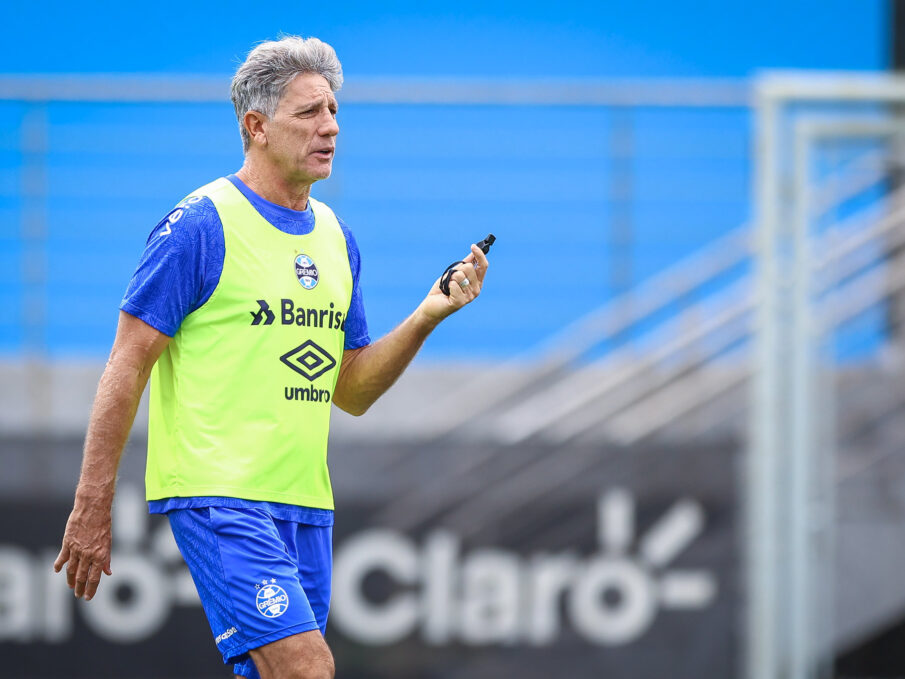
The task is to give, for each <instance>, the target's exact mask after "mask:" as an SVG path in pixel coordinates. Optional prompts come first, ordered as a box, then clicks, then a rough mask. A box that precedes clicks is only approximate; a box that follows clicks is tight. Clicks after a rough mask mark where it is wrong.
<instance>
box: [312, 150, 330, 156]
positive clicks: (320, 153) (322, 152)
mask: <svg viewBox="0 0 905 679" xmlns="http://www.w3.org/2000/svg"><path fill="white" fill-rule="evenodd" d="M314 155H316V156H320V157H321V158H331V157H332V156H333V149H321V150H320V151H315V152H314Z"/></svg>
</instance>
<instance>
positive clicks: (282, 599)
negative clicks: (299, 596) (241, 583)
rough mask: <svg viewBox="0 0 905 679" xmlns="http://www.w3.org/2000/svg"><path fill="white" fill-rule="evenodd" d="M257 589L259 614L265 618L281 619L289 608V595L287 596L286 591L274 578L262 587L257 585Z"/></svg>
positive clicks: (263, 583)
mask: <svg viewBox="0 0 905 679" xmlns="http://www.w3.org/2000/svg"><path fill="white" fill-rule="evenodd" d="M255 589H256V590H258V594H257V597H255V605H256V606H257V608H258V613H260V614H261V615H263V616H264V617H265V618H279V617H280V616H281V615H283V613H285V612H286V609H287V608H289V595H288V594H286V590H285V589H283V588H282V587H280V586H279V585H278V584H277V581H276V580H275V579H274V578H271V579H270V580H269V581H268V580H264V581H262V584H260V585H255Z"/></svg>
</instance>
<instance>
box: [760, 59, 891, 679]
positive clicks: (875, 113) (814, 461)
mask: <svg viewBox="0 0 905 679" xmlns="http://www.w3.org/2000/svg"><path fill="white" fill-rule="evenodd" d="M902 103H905V78H900V77H895V76H888V75H863V74H847V73H838V74H828V73H820V74H814V73H801V72H795V73H774V74H768V75H765V76H763V77H761V78H760V79H759V80H758V81H757V83H756V85H755V93H754V106H755V116H756V118H755V119H756V125H757V130H756V137H755V139H756V142H755V143H756V147H755V163H756V172H755V174H754V183H755V186H754V193H755V201H756V210H757V215H756V220H757V235H756V243H755V251H756V261H757V264H756V279H757V282H756V320H755V331H754V353H753V379H752V381H751V408H750V411H749V412H750V439H749V441H750V443H749V446H750V448H749V455H748V468H747V475H746V479H747V482H746V517H747V532H746V540H745V544H746V545H747V547H748V550H749V552H748V558H747V565H748V569H747V587H746V592H747V595H748V605H747V606H746V608H745V610H746V613H747V625H746V637H747V638H746V644H745V648H746V655H745V671H744V676H745V677H746V679H818V678H823V677H827V676H829V675H830V673H831V672H832V662H833V654H834V639H833V629H832V624H833V623H832V619H833V614H832V611H833V590H834V583H833V572H832V566H831V564H832V563H833V558H834V548H833V547H834V544H833V536H834V523H833V522H834V510H833V498H834V487H835V482H834V478H833V476H832V459H833V435H832V432H830V431H827V430H826V429H825V426H824V425H822V424H821V419H822V418H821V417H820V411H821V409H822V410H823V412H833V403H832V399H833V396H832V394H833V389H832V388H831V387H829V385H828V384H827V383H826V382H825V379H826V377H827V375H826V373H825V372H824V371H822V370H821V369H820V366H819V365H818V361H817V357H818V344H819V341H820V337H821V336H822V335H823V333H825V332H827V331H828V330H829V325H830V323H829V322H827V321H825V320H824V319H821V318H820V316H819V314H818V311H817V310H818V305H817V303H816V302H817V293H818V289H819V286H818V285H817V284H816V282H815V281H816V276H817V273H818V268H819V267H818V266H817V257H816V253H815V248H814V246H815V243H816V240H817V239H816V238H815V234H814V228H813V227H814V222H815V218H816V216H817V215H816V214H815V210H814V201H813V196H812V194H813V178H812V177H811V165H812V161H813V157H814V154H815V152H816V151H818V150H819V149H820V147H821V145H824V144H826V143H827V142H838V141H840V140H845V139H852V138H859V139H868V138H878V139H882V138H887V139H896V138H898V139H899V140H901V138H903V137H905V125H903V122H902V120H901V118H897V117H896V116H894V115H892V114H891V113H890V112H889V110H888V109H889V107H890V105H895V104H902ZM859 104H860V105H867V106H870V105H872V104H873V105H877V106H876V109H875V110H869V111H867V112H865V110H864V107H863V106H861V107H858V106H857V105H859ZM830 419H831V418H830ZM823 421H824V422H825V421H826V418H823ZM830 426H831V425H830Z"/></svg>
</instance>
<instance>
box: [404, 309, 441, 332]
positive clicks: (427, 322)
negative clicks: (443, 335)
mask: <svg viewBox="0 0 905 679" xmlns="http://www.w3.org/2000/svg"><path fill="white" fill-rule="evenodd" d="M444 318H445V316H444ZM412 320H413V321H414V323H415V327H416V328H417V330H418V331H419V332H420V333H421V334H423V335H424V336H425V337H427V336H428V335H429V334H430V333H431V332H433V330H434V328H436V327H437V326H438V325H440V321H442V320H443V318H436V317H434V316H432V315H430V314H428V313H427V312H426V311H425V310H424V305H423V304H421V305H419V306H418V308H417V309H415V313H413V314H412Z"/></svg>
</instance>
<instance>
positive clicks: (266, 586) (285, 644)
mask: <svg viewBox="0 0 905 679" xmlns="http://www.w3.org/2000/svg"><path fill="white" fill-rule="evenodd" d="M341 85H342V70H341V67H340V64H339V61H338V60H337V58H336V54H335V53H334V51H333V48H331V47H330V46H329V45H326V44H325V43H323V42H321V41H319V40H317V39H315V38H310V39H308V40H302V39H301V38H296V37H288V38H284V39H282V40H279V41H276V42H267V43H263V44H261V45H259V46H257V47H256V48H255V49H254V50H252V52H251V53H250V54H249V55H248V58H247V59H246V61H245V63H244V64H243V65H242V66H241V67H240V68H239V70H238V71H237V73H236V75H235V77H234V78H233V84H232V99H233V103H234V104H235V106H236V114H237V117H238V119H239V128H240V131H241V135H242V141H243V147H244V150H245V163H244V164H243V166H242V168H241V169H240V170H239V171H238V172H237V173H236V174H235V175H230V176H228V177H224V178H220V179H218V180H216V181H214V182H212V183H210V184H207V185H206V186H204V187H201V188H200V189H198V190H196V191H194V192H192V193H191V194H189V196H188V197H187V198H185V199H184V200H183V201H181V202H180V203H179V204H178V205H177V206H176V207H175V208H174V209H173V210H172V211H171V212H170V213H169V214H168V215H167V216H166V217H165V218H164V219H163V220H162V221H161V222H160V223H159V224H157V226H155V227H154V230H153V231H152V233H151V235H150V237H149V239H148V243H147V247H146V250H145V252H144V254H143V256H142V258H141V261H140V263H139V265H138V268H137V270H136V272H135V275H134V276H133V278H132V281H131V282H130V284H129V288H128V290H127V292H126V295H125V297H124V299H123V302H122V304H121V314H120V322H119V327H118V329H117V334H116V340H115V342H114V347H113V351H112V353H111V356H110V360H109V361H108V364H107V368H106V370H105V371H104V376H103V378H102V379H101V383H100V385H99V387H98V394H97V397H96V399H95V404H94V408H93V411H92V415H91V421H90V424H89V428H88V434H87V437H86V442H85V452H84V460H83V465H82V473H81V478H80V480H79V485H78V488H77V489H76V497H75V505H74V508H73V511H72V514H71V516H70V518H69V522H68V524H67V526H66V533H65V536H64V538H63V545H62V549H61V551H60V555H59V557H58V558H57V560H56V563H55V568H56V569H57V570H60V569H61V568H62V567H63V565H64V564H66V563H67V562H68V564H69V565H68V566H67V568H66V573H67V579H68V582H69V586H70V587H72V588H73V589H74V590H75V595H76V596H77V597H81V596H84V597H85V598H86V599H91V598H92V597H93V595H94V593H95V591H96V590H97V587H98V584H99V582H100V579H101V573H102V572H104V573H107V574H108V575H109V574H110V547H111V519H110V508H111V504H112V500H113V492H114V484H115V477H116V469H117V467H118V464H119V458H120V455H121V453H122V448H123V445H124V443H125V440H126V437H127V435H128V432H129V429H130V427H131V424H132V419H133V417H134V414H135V410H136V408H137V406H138V401H139V398H140V396H141V393H142V391H143V390H144V387H145V384H146V382H147V379H148V376H149V375H151V380H152V388H151V412H150V425H149V435H148V470H147V476H146V487H147V496H148V500H149V505H150V509H151V511H152V512H155V513H164V514H166V515H167V516H168V518H169V520H170V524H171V526H172V528H173V533H174V535H175V537H176V540H177V543H178V544H179V546H180V549H181V551H182V553H183V556H184V557H185V559H186V562H187V563H188V565H189V569H190V570H191V572H192V576H193V578H194V580H195V584H196V586H197V587H198V591H199V593H200V595H201V599H202V603H203V605H204V609H205V612H206V614H207V616H208V620H209V621H210V623H211V629H212V632H213V635H214V638H215V641H216V643H217V646H218V649H219V650H220V652H221V653H222V655H223V658H224V661H225V662H227V663H230V664H233V665H234V671H235V673H236V674H237V675H239V676H243V677H257V676H261V677H264V678H265V679H271V678H278V679H284V678H287V677H309V678H315V677H316V678H328V677H332V676H333V658H332V655H331V653H330V650H329V649H328V647H327V645H326V643H325V642H324V637H323V633H324V629H325V626H326V621H327V611H328V608H329V599H330V571H331V558H332V554H331V552H332V549H331V542H332V525H333V497H332V491H331V487H330V480H329V475H328V473H327V466H326V446H327V432H328V427H329V416H330V403H331V402H333V403H335V404H336V405H337V406H339V407H340V408H342V409H343V410H345V411H347V412H350V413H352V414H355V415H360V414H362V413H364V412H365V411H366V410H367V409H368V408H369V407H370V405H371V404H372V403H374V401H375V400H376V399H377V398H378V397H379V396H380V395H381V394H383V392H384V391H386V390H387V389H388V388H389V387H390V385H391V384H392V383H393V382H394V381H395V380H396V378H397V377H398V376H399V375H400V374H401V373H402V371H403V370H404V369H405V367H406V365H408V363H409V361H410V360H411V359H412V357H413V356H414V355H415V353H416V352H417V351H418V349H419V348H420V346H421V344H422V343H423V342H424V340H425V338H426V337H427V335H428V334H430V332H431V331H432V330H433V329H434V327H436V325H437V324H438V323H439V322H440V321H441V320H443V319H444V318H445V317H446V316H448V315H450V314H451V313H453V312H455V311H457V310H458V309H460V308H461V307H463V306H465V305H466V304H468V303H469V302H471V301H473V300H474V299H475V298H476V297H477V296H478V294H479V293H480V291H481V284H482V282H483V280H484V276H485V274H486V272H487V266H488V264H487V259H486V257H485V256H484V253H483V252H481V250H480V249H478V248H477V247H475V246H472V250H471V253H470V254H469V255H468V256H467V257H466V258H465V263H464V264H463V265H461V266H460V267H459V269H460V270H459V271H457V272H456V273H455V274H454V276H453V279H452V280H453V282H454V283H455V284H454V285H452V286H451V287H450V294H449V296H446V295H444V294H442V292H441V291H440V289H439V287H438V284H437V283H436V282H435V283H434V286H433V287H432V289H431V290H430V292H429V293H428V295H427V296H426V297H425V298H424V300H423V301H422V302H421V304H420V305H419V306H418V308H417V309H416V310H415V311H414V312H413V313H412V315H411V316H409V317H408V318H407V319H405V320H404V321H403V322H402V323H401V324H400V325H399V326H398V327H397V328H396V329H395V330H393V331H392V332H390V333H389V334H388V335H386V336H385V337H383V338H381V339H380V340H378V341H376V342H373V343H372V342H371V341H370V337H369V336H368V331H367V323H366V320H365V316H364V307H363V304H362V299H361V291H360V288H359V283H358V278H359V270H360V262H359V254H358V248H357V246H356V244H355V239H354V238H353V236H352V234H351V232H350V231H349V230H348V228H346V226H345V225H344V224H343V223H342V222H341V221H340V220H339V219H338V218H337V217H336V216H335V215H334V214H333V212H332V211H331V210H330V208H328V207H327V206H326V205H324V204H323V203H320V202H318V201H316V200H314V199H313V198H311V197H310V196H309V192H310V188H311V185H312V184H313V183H314V182H316V181H318V180H320V179H326V178H327V177H328V176H329V175H330V172H331V169H332V163H333V155H334V151H335V142H336V137H337V134H338V133H339V126H338V124H337V121H336V113H337V102H336V98H335V96H334V93H335V92H336V91H337V90H338V89H339V88H340V86H341Z"/></svg>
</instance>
